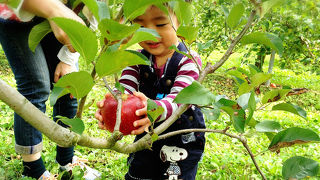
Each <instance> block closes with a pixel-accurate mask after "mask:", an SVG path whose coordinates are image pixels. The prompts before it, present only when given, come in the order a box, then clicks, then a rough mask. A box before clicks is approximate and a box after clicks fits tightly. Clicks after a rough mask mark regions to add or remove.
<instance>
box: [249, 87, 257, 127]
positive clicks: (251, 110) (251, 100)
mask: <svg viewBox="0 0 320 180" xmlns="http://www.w3.org/2000/svg"><path fill="white" fill-rule="evenodd" d="M256 106H257V103H256V95H255V93H254V92H251V95H250V98H249V101H248V110H249V115H248V117H247V119H246V124H248V123H249V122H250V120H251V118H252V117H253V113H254V111H255V110H256Z"/></svg>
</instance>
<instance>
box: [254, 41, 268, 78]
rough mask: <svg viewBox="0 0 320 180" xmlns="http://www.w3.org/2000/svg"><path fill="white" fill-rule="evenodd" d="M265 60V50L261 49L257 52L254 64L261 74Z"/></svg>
mask: <svg viewBox="0 0 320 180" xmlns="http://www.w3.org/2000/svg"><path fill="white" fill-rule="evenodd" d="M265 58H266V50H265V48H264V47H261V49H260V51H259V52H258V55H257V59H256V62H255V66H256V67H257V68H258V69H260V70H261V72H263V68H262V67H263V64H264V59H265Z"/></svg>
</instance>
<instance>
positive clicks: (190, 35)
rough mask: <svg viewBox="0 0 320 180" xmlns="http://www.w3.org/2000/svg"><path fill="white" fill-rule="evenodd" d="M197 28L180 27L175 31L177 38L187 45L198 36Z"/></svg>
mask: <svg viewBox="0 0 320 180" xmlns="http://www.w3.org/2000/svg"><path fill="white" fill-rule="evenodd" d="M198 30H199V28H198V27H193V26H180V27H179V28H178V30H177V36H178V37H180V38H182V39H183V40H185V41H187V43H188V44H191V43H192V42H194V41H195V40H196V38H197V36H198Z"/></svg>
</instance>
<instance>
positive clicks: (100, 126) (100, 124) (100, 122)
mask: <svg viewBox="0 0 320 180" xmlns="http://www.w3.org/2000/svg"><path fill="white" fill-rule="evenodd" d="M98 127H99V128H100V129H104V130H106V129H107V128H106V126H105V125H104V123H103V121H99V122H98Z"/></svg>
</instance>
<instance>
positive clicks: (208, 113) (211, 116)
mask: <svg viewBox="0 0 320 180" xmlns="http://www.w3.org/2000/svg"><path fill="white" fill-rule="evenodd" d="M201 112H202V113H203V114H204V115H205V117H206V120H207V121H215V120H217V119H218V118H219V117H220V109H218V108H214V109H208V108H201Z"/></svg>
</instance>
